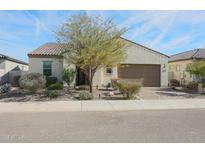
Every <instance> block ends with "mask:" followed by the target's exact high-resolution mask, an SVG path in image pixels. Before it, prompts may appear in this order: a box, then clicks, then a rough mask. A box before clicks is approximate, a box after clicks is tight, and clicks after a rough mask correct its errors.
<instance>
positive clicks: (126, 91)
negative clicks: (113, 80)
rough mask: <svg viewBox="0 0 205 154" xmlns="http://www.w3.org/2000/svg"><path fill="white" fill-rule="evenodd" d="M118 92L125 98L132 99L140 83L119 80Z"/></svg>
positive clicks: (137, 91)
mask: <svg viewBox="0 0 205 154" xmlns="http://www.w3.org/2000/svg"><path fill="white" fill-rule="evenodd" d="M117 86H118V89H119V91H120V93H121V94H122V95H123V96H124V97H125V98H126V99H133V98H135V95H136V94H138V93H139V91H140V89H141V87H142V85H141V84H139V83H133V82H125V81H121V82H118V84H117Z"/></svg>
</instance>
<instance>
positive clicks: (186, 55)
mask: <svg viewBox="0 0 205 154" xmlns="http://www.w3.org/2000/svg"><path fill="white" fill-rule="evenodd" d="M204 58H205V49H194V50H189V51H186V52H182V53H178V54H175V55H172V56H170V59H169V62H174V61H181V60H189V59H204Z"/></svg>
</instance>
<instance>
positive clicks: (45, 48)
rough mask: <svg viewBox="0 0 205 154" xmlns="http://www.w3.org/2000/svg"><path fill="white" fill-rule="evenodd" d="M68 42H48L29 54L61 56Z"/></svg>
mask: <svg viewBox="0 0 205 154" xmlns="http://www.w3.org/2000/svg"><path fill="white" fill-rule="evenodd" d="M122 39H123V40H125V41H128V42H131V43H133V44H135V45H138V46H141V47H143V48H146V49H149V50H151V51H153V52H155V53H157V54H161V55H163V56H166V57H169V56H167V55H165V54H163V53H160V52H158V51H155V50H153V49H150V48H148V47H146V46H143V45H141V44H138V43H136V42H133V41H130V40H128V39H125V38H122ZM65 47H66V44H58V43H46V44H43V45H42V46H40V47H39V48H37V49H35V50H34V51H32V52H30V53H29V54H28V56H60V55H61V53H62V52H64V51H65Z"/></svg>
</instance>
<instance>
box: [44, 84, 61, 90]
mask: <svg viewBox="0 0 205 154" xmlns="http://www.w3.org/2000/svg"><path fill="white" fill-rule="evenodd" d="M47 89H48V90H61V89H63V85H62V84H61V83H54V84H51V85H50V86H49V87H48V88H47Z"/></svg>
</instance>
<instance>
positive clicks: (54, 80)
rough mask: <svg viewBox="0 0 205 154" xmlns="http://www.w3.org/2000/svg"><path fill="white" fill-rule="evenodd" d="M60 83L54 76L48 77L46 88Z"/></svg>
mask: <svg viewBox="0 0 205 154" xmlns="http://www.w3.org/2000/svg"><path fill="white" fill-rule="evenodd" d="M57 82H58V79H57V78H56V77H53V76H47V77H46V87H49V86H50V85H52V84H55V83H57Z"/></svg>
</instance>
